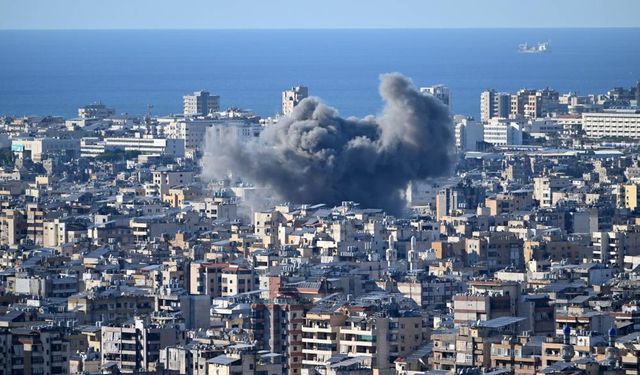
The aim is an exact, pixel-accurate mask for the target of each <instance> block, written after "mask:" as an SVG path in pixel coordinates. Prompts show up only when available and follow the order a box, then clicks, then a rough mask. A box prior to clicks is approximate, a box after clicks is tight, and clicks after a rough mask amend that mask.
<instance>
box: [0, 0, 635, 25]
mask: <svg viewBox="0 0 640 375" xmlns="http://www.w3.org/2000/svg"><path fill="white" fill-rule="evenodd" d="M615 4H616V6H615V7H612V6H611V3H610V2H605V1H599V0H587V1H578V0H569V1H563V2H554V1H551V0H542V1H540V2H538V3H537V4H536V7H533V8H530V9H525V10H523V9H522V6H521V4H520V3H518V2H513V1H507V0H494V1H484V2H477V1H472V0H458V1H455V2H448V3H431V2H422V1H418V0H407V1H403V2H401V3H400V4H393V6H390V5H389V4H388V3H387V2H386V1H383V0H373V1H367V2H364V1H361V0H356V1H352V2H349V3H346V4H345V3H341V2H339V1H337V0H328V1H325V2H323V4H322V6H321V7H316V8H314V9H313V18H312V19H310V17H309V14H310V13H309V9H308V7H307V6H305V5H304V4H299V3H297V2H295V1H293V0H275V1H272V2H268V3H266V2H259V1H254V0H246V1H238V2H233V3H227V2H217V3H213V2H209V1H204V0H189V1H187V2H180V3H178V2H173V1H151V0H139V1H135V2H127V1H124V0H114V1H110V2H109V3H108V4H107V5H105V3H103V2H97V1H78V0H61V1H56V2H55V3H53V2H48V1H44V0H26V1H20V2H10V1H5V0H2V1H0V30H122V29H126V30H134V29H135V30H138V29H139V30H150V29H166V30H174V29H179V30H193V29H196V30H198V29H203V30H204V29H223V30H226V29H257V30H260V29H292V30H295V29H475V28H482V29H492V28H497V29H503V28H524V29H527V28H611V27H616V28H617V27H621V28H637V27H640V21H638V19H637V17H636V16H635V15H636V14H639V13H640V2H637V1H634V0H620V1H616V2H615ZM283 9H286V12H285V11H282V10H283ZM194 10H197V11H194ZM97 15H99V16H97ZM220 15H222V16H220Z"/></svg>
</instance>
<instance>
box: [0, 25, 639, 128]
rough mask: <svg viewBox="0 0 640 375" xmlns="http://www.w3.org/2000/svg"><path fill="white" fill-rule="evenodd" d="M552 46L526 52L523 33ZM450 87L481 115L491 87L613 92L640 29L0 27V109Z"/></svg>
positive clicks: (624, 78)
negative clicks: (300, 90)
mask: <svg viewBox="0 0 640 375" xmlns="http://www.w3.org/2000/svg"><path fill="white" fill-rule="evenodd" d="M539 41H548V42H549V46H550V52H549V53H545V54H522V53H518V52H517V48H518V45H519V44H520V43H524V42H528V43H529V44H534V43H536V42H539ZM385 72H401V73H403V74H405V75H407V76H409V77H411V79H412V80H413V81H414V83H415V84H416V85H417V86H426V85H433V84H438V83H442V84H445V85H447V86H449V87H450V88H451V91H452V101H453V110H454V112H455V113H461V114H467V115H474V116H477V115H478V113H479V96H480V92H481V91H482V90H483V89H485V88H495V89H498V90H504V91H514V90H517V89H519V88H524V87H527V88H542V87H551V88H555V89H557V90H559V91H560V92H567V91H576V92H578V93H579V94H589V93H603V92H606V91H607V90H608V89H610V88H612V87H615V86H624V87H630V86H632V85H633V84H635V82H636V80H638V79H640V29H479V30H474V29H452V30H450V29H423V30H184V31H175V30H158V31H155V30H154V31H133V30H127V31H125V30H122V31H1V32H0V114H12V115H29V114H33V115H45V114H55V115H63V116H67V117H71V116H75V113H76V108H77V107H78V106H81V105H83V104H88V103H91V102H95V101H102V102H103V103H105V104H108V105H110V106H114V107H116V110H117V111H118V112H119V113H125V112H126V113H130V114H142V113H145V112H146V110H147V105H149V104H151V105H153V113H154V114H157V115H164V114H169V113H179V112H180V111H181V106H182V95H184V94H186V93H189V92H191V91H194V90H200V89H206V90H209V91H210V92H212V93H215V94H218V95H220V96H221V104H222V106H223V107H231V106H235V107H241V108H245V109H251V110H253V111H254V112H256V113H257V114H259V115H262V116H269V115H272V114H274V113H276V112H278V111H279V109H280V93H281V91H282V90H283V89H286V88H288V87H291V86H293V85H298V84H302V85H306V86H308V87H309V90H310V93H311V94H312V95H315V96H320V97H321V98H323V100H324V101H325V102H327V103H329V104H330V105H332V106H334V107H336V108H337V109H338V110H339V111H340V113H341V114H342V115H343V116H351V115H355V116H363V115H366V114H375V113H377V112H379V111H380V108H381V105H382V103H381V101H380V98H379V95H378V92H377V86H378V76H379V75H380V74H381V73H385Z"/></svg>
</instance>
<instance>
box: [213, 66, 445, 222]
mask: <svg viewBox="0 0 640 375" xmlns="http://www.w3.org/2000/svg"><path fill="white" fill-rule="evenodd" d="M379 91H380V96H381V97H382V99H383V100H384V103H385V105H384V108H383V110H382V113H381V114H380V115H379V116H377V117H374V116H368V117H366V118H364V119H356V118H349V119H344V118H341V117H340V116H338V112H337V111H336V110H335V109H333V108H331V107H328V106H327V105H325V104H323V103H322V102H320V100H319V99H317V98H307V99H305V100H303V101H302V102H301V103H300V104H298V105H297V106H296V107H295V109H294V110H293V114H292V115H291V116H290V117H285V118H283V119H282V120H280V122H278V123H277V124H275V125H271V126H268V127H267V128H266V129H265V130H264V131H263V132H262V133H261V135H260V137H258V138H256V140H255V141H251V142H249V143H248V144H247V143H244V144H239V143H237V142H219V143H217V144H216V145H209V146H208V153H209V156H208V157H207V159H206V160H205V165H204V169H207V170H208V172H210V173H213V174H214V175H217V176H220V175H221V174H220V172H222V174H224V173H228V172H229V171H231V172H232V173H233V175H234V176H239V177H243V178H246V179H248V180H249V181H252V182H254V183H258V184H263V185H266V186H268V187H271V188H272V189H274V190H275V191H276V192H277V193H278V194H279V195H281V196H282V197H283V198H284V199H286V200H289V201H292V202H296V203H315V202H321V203H326V204H340V203H341V202H342V201H345V200H352V201H356V202H359V203H361V204H362V206H363V207H371V208H383V209H386V210H388V211H390V212H398V211H399V210H400V209H402V208H403V207H404V206H405V201H404V199H403V195H402V190H403V189H405V188H406V187H407V185H408V183H409V182H410V181H411V180H417V179H424V178H427V177H432V176H438V175H443V174H445V173H447V172H449V170H450V166H451V162H452V159H451V153H450V151H451V149H452V142H453V136H452V124H451V118H450V115H449V112H448V110H447V108H446V107H445V106H444V105H443V104H442V103H441V102H440V101H439V100H438V99H436V98H434V97H432V96H426V95H422V94H420V93H419V92H418V91H416V89H415V87H414V86H413V84H412V83H411V81H410V80H409V79H407V78H405V77H404V76H402V75H400V74H397V73H393V74H384V75H382V76H381V82H380V90H379Z"/></svg>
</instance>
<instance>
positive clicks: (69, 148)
mask: <svg viewBox="0 0 640 375" xmlns="http://www.w3.org/2000/svg"><path fill="white" fill-rule="evenodd" d="M11 150H12V151H13V152H15V153H17V154H19V155H24V153H25V152H28V153H31V160H33V161H34V162H36V163H38V162H40V161H42V159H43V158H44V157H46V156H48V155H50V154H53V153H58V152H78V151H80V140H79V139H67V138H20V139H14V140H12V141H11Z"/></svg>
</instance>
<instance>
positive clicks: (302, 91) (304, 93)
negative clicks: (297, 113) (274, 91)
mask: <svg viewBox="0 0 640 375" xmlns="http://www.w3.org/2000/svg"><path fill="white" fill-rule="evenodd" d="M308 96H309V88H307V87H306V86H295V87H292V88H291V89H290V90H285V91H283V92H282V114H283V115H285V116H290V115H291V113H292V112H293V107H295V106H297V105H298V103H300V102H301V101H302V99H304V98H306V97H308Z"/></svg>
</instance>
